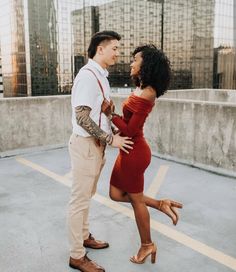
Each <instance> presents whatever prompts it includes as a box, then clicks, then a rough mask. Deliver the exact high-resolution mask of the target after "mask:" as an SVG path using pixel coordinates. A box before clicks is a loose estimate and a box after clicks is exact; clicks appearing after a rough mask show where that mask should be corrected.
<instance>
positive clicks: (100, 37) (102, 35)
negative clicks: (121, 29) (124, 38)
mask: <svg viewBox="0 0 236 272" xmlns="http://www.w3.org/2000/svg"><path fill="white" fill-rule="evenodd" d="M120 39H121V36H120V35H119V34H118V33H117V32H115V31H108V30H104V31H100V32H97V33H95V34H94V35H93V36H92V38H91V41H90V45H89V48H88V57H89V58H93V57H94V56H95V55H96V52H97V47H98V46H99V45H100V44H101V43H102V42H104V41H111V40H118V41H119V40H120Z"/></svg>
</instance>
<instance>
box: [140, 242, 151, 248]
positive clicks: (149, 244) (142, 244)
mask: <svg viewBox="0 0 236 272" xmlns="http://www.w3.org/2000/svg"><path fill="white" fill-rule="evenodd" d="M141 246H142V247H148V246H153V242H152V243H148V244H145V243H141Z"/></svg>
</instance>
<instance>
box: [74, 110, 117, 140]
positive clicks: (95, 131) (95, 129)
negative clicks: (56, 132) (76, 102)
mask: <svg viewBox="0 0 236 272" xmlns="http://www.w3.org/2000/svg"><path fill="white" fill-rule="evenodd" d="M90 111H91V108H90V107H88V106H78V107H76V108H75V115H76V120H77V124H78V125H79V126H81V127H82V128H83V129H84V130H86V131H87V132H88V133H89V134H90V135H91V136H94V137H95V138H97V139H99V140H100V141H101V142H103V143H108V144H111V142H112V135H109V134H107V133H106V132H105V131H103V130H102V129H101V128H100V127H99V126H98V125H97V124H96V123H95V122H94V121H93V120H92V119H91V117H90V116H89V114H90Z"/></svg>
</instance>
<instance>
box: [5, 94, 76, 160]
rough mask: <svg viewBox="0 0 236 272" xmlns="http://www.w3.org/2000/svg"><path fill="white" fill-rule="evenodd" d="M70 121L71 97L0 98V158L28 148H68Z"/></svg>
mask: <svg viewBox="0 0 236 272" xmlns="http://www.w3.org/2000/svg"><path fill="white" fill-rule="evenodd" d="M70 119H71V109H70V96H69V95H68V96H44V97H43V96H40V97H24V98H2V99H0V156H7V155H8V154H14V150H15V153H17V150H18V149H25V148H29V147H40V146H60V145H65V143H66V142H67V141H68V135H69V134H70V133H71V121H70Z"/></svg>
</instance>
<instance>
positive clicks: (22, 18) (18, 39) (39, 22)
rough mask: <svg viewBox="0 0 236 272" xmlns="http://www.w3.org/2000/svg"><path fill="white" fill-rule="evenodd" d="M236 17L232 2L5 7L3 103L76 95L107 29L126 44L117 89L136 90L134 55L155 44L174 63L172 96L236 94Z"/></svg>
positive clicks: (1, 27) (15, 3)
mask: <svg viewBox="0 0 236 272" xmlns="http://www.w3.org/2000/svg"><path fill="white" fill-rule="evenodd" d="M235 15H236V3H235V1H233V0H201V1H197V0H179V1H174V0H114V1H111V0H97V1H96V0H94V1H92V0H90V1H89V0H42V1H37V0H1V2H0V41H1V42H0V46H1V56H2V78H3V86H4V96H6V97H7V96H27V95H51V94H65V93H70V90H71V85H72V82H73V79H74V77H75V76H76V74H77V73H78V71H79V69H80V68H81V67H82V66H83V65H84V64H85V63H86V61H87V48H88V45H89V41H90V38H91V36H92V35H93V34H94V33H95V32H97V31H101V30H105V29H110V30H114V31H117V32H118V33H119V34H120V35H121V36H122V39H121V41H120V45H121V46H120V57H119V60H118V63H117V64H116V65H115V66H114V67H111V69H110V74H109V79H110V82H111V85H112V86H113V87H124V86H131V85H132V82H131V80H130V76H129V71H130V67H129V66H130V62H131V60H132V52H133V50H134V48H135V47H137V46H138V45H140V44H147V43H153V44H155V45H156V46H157V47H159V48H161V49H162V50H163V51H164V52H165V53H166V54H167V56H168V57H169V59H170V61H171V65H172V81H171V86H170V88H171V89H184V88H223V89H236V83H235V81H236V64H235V63H236V57H235V43H236V38H235V35H236V34H235V33H236V30H235V28H236V27H235V20H236V19H235V17H236V16H235Z"/></svg>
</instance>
